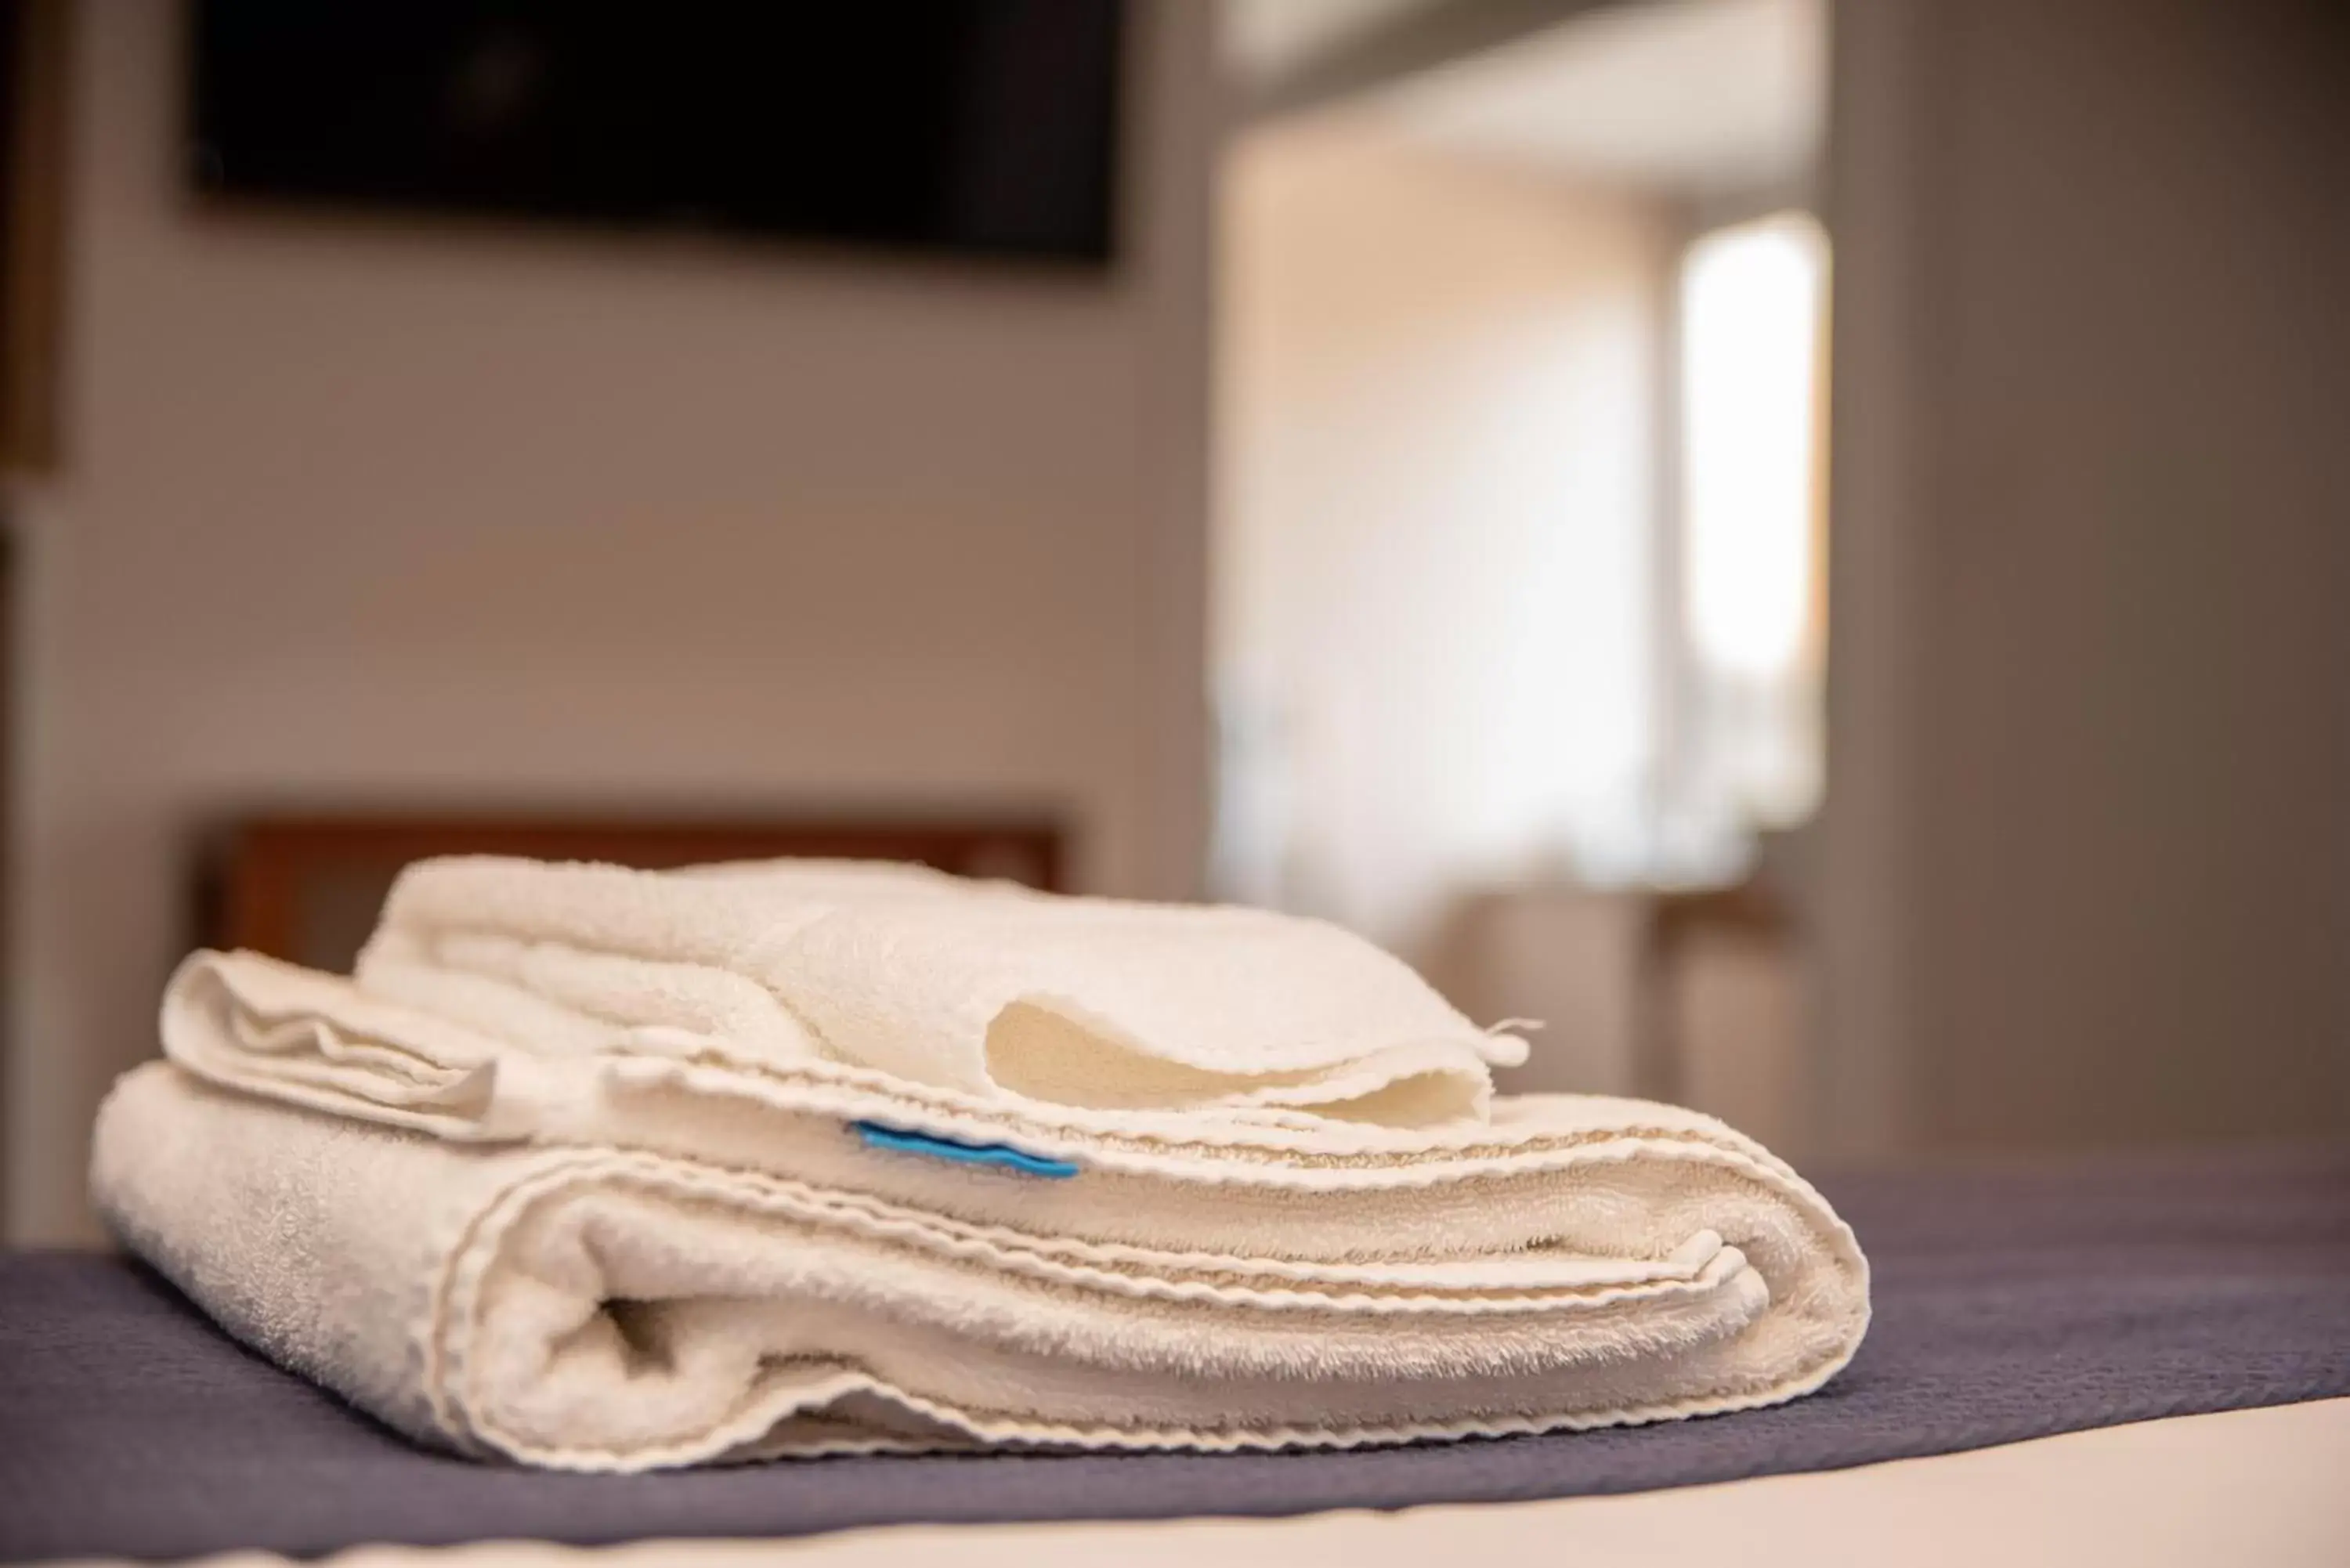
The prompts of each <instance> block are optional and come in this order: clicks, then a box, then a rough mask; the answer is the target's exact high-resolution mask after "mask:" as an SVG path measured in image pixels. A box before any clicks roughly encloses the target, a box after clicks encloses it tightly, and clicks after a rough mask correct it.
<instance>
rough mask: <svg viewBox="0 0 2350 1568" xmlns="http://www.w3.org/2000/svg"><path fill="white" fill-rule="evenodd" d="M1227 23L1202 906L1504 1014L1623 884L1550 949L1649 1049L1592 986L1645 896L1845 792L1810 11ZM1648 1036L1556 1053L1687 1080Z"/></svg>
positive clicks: (1492, 10)
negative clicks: (1209, 849) (1825, 678)
mask: <svg viewBox="0 0 2350 1568" xmlns="http://www.w3.org/2000/svg"><path fill="white" fill-rule="evenodd" d="M1226 21H1227V28H1226V53H1227V58H1228V63H1229V67H1230V70H1231V72H1232V76H1233V78H1235V80H1236V82H1237V83H1238V84H1239V88H1240V97H1241V99H1242V101H1243V105H1244V108H1243V111H1242V116H1241V119H1240V120H1239V123H1238V124H1237V125H1236V127H1235V129H1234V130H1233V132H1232V135H1231V137H1230V139H1229V140H1228V142H1227V144H1226V148H1225V152H1224V166H1223V171H1222V182H1221V202H1222V210H1221V213H1220V219H1221V223H1220V233H1221V236H1222V237H1221V242H1220V243H1221V254H1220V257H1219V279H1218V282H1219V286H1220V287H1219V296H1220V300H1219V312H1220V319H1219V323H1218V335H1219V341H1218V345H1217V348H1218V367H1219V368H1218V386H1217V421H1218V428H1217V437H1218V442H1217V465H1218V494H1217V503H1218V504H1217V519H1216V531H1215V535H1214V545H1215V551H1214V559H1215V566H1214V580H1213V581H1214V593H1215V598H1214V606H1213V613H1212V617H1211V650H1212V656H1213V660H1214V691H1215V695H1216V700H1217V704H1218V714H1219V739H1220V743H1221V753H1220V755H1221V777H1220V784H1219V799H1218V827H1217V838H1216V851H1217V854H1216V864H1215V876H1216V880H1217V883H1218V887H1219V890H1220V891H1221V892H1222V894H1223V895H1225V896H1227V897H1232V898H1243V899H1246V900H1249V901H1254V902H1261V903H1266V904H1272V905H1275V906H1279V907H1284V908H1288V909H1297V910H1302V911H1305V912H1310V913H1315V914H1320V915H1325V916H1327V917H1330V918H1333V919H1338V920H1340V921H1343V922H1345V923H1347V924H1348V925H1351V926H1354V927H1356V928H1357V929H1362V930H1365V931H1367V933H1369V934H1370V935H1372V936H1373V937H1375V938H1376V939H1378V940H1381V941H1384V942H1387V943H1388V944H1389V945H1391V946H1393V947H1396V948H1398V949H1399V950H1402V951H1404V952H1405V953H1406V954H1407V955H1409V956H1410V957H1412V958H1414V959H1416V960H1418V961H1420V962H1421V963H1422V964H1424V965H1426V966H1429V967H1430V969H1431V970H1432V971H1436V972H1437V973H1438V976H1439V979H1440V983H1446V984H1447V985H1448V986H1449V988H1451V989H1452V990H1453V991H1454V992H1455V993H1456V996H1457V997H1459V998H1460V999H1461V1000H1463V1001H1464V1004H1470V1005H1472V1010H1474V1004H1476V1003H1479V1002H1482V1003H1483V1004H1484V1005H1485V1006H1486V1008H1487V1009H1489V1010H1505V1011H1509V1012H1517V1011H1521V1010H1523V1009H1524V1008H1525V1007H1526V1006H1527V1005H1528V1004H1529V1003H1534V1004H1539V1003H1540V1002H1541V1001H1542V997H1541V992H1542V991H1543V985H1542V984H1541V983H1537V982H1536V981H1538V980H1539V978H1540V977H1531V976H1522V977H1520V978H1517V979H1513V978H1512V977H1511V976H1510V975H1509V974H1508V973H1506V972H1504V971H1506V970H1507V969H1508V967H1509V966H1508V965H1507V964H1504V963H1503V962H1502V961H1500V960H1498V959H1497V958H1496V954H1497V953H1498V952H1501V951H1502V950H1505V949H1507V950H1513V951H1514V950H1518V949H1519V948H1523V947H1524V946H1525V944H1523V942H1520V941H1518V940H1517V939H1515V938H1513V937H1511V936H1510V935H1508V934H1507V933H1508V932H1510V931H1512V930H1515V929H1518V925H1519V924H1523V920H1522V919H1521V914H1522V911H1514V910H1513V909H1512V907H1511V901H1512V900H1517V901H1519V902H1524V901H1527V900H1535V901H1541V900H1552V901H1555V900H1557V899H1559V898H1568V899H1570V900H1573V901H1575V902H1576V905H1577V908H1578V909H1581V908H1582V907H1583V904H1584V903H1585V902H1586V901H1588V900H1591V899H1594V898H1596V899H1597V900H1599V902H1598V904H1597V905H1596V907H1595V908H1596V914H1595V915H1594V918H1593V919H1590V920H1587V921H1586V920H1584V919H1582V918H1581V916H1580V915H1578V916H1577V917H1576V918H1575V919H1569V920H1565V921H1564V922H1562V921H1560V920H1558V919H1553V918H1551V916H1549V915H1545V916H1543V917H1542V918H1540V919H1535V920H1534V924H1535V925H1536V926H1538V927H1539V929H1542V930H1543V931H1544V932H1546V933H1549V934H1548V935H1546V936H1545V937H1544V940H1543V941H1542V942H1539V943H1536V944H1534V946H1533V947H1531V948H1529V949H1526V952H1527V957H1526V959H1525V961H1524V964H1523V965H1522V966H1521V967H1523V968H1528V969H1530V970H1540V971H1543V972H1544V975H1551V976H1555V975H1560V974H1565V973H1570V972H1572V973H1575V974H1576V975H1578V976H1579V977H1580V978H1579V979H1577V980H1576V981H1575V997H1574V998H1573V999H1572V1007H1571V1008H1570V1007H1569V1006H1568V1004H1567V1002H1566V1001H1565V999H1560V1000H1559V1003H1558V1005H1554V1006H1549V1007H1546V1008H1544V1009H1543V1010H1544V1011H1547V1012H1554V1013H1555V1012H1562V1011H1575V1012H1578V1014H1579V1015H1582V1016H1585V1017H1586V1021H1587V1020H1588V1019H1589V1018H1590V1017H1594V1016H1598V1015H1603V1014H1604V1015H1607V1016H1610V1017H1617V1018H1621V1019H1624V1020H1631V1021H1634V1022H1631V1023H1625V1024H1624V1026H1623V1027H1624V1028H1625V1029H1627V1030H1629V1031H1633V1032H1634V1033H1638V1031H1639V1029H1641V1028H1642V1027H1644V1026H1643V1025H1640V1024H1638V1022H1637V1021H1638V1019H1639V1018H1641V1017H1642V1016H1643V1015H1644V1012H1645V1013H1647V1014H1653V1013H1654V1012H1655V1011H1656V1009H1655V1007H1654V1006H1647V1007H1645V1008H1644V1006H1643V1005H1641V1004H1639V1002H1638V999H1637V998H1634V999H1632V1000H1630V1001H1627V1002H1626V1004H1625V1005H1623V1006H1621V1007H1616V1008H1612V1009H1611V1008H1610V1007H1608V1006H1606V1005H1601V1006H1598V1007H1596V1009H1595V1008H1594V1007H1593V1006H1591V1005H1590V1003H1591V999H1592V998H1593V996H1594V995H1595V994H1596V993H1597V992H1600V991H1603V990H1604V989H1605V986H1606V985H1607V983H1611V981H1609V980H1608V978H1607V977H1608V976H1610V975H1612V976H1614V980H1613V981H1612V983H1617V984H1619V985H1620V986H1621V987H1624V988H1627V989H1630V988H1636V987H1637V986H1638V984H1639V983H1640V981H1639V978H1638V977H1639V974H1640V973H1641V972H1642V970H1643V967H1644V965H1645V964H1646V962H1647V961H1646V959H1644V958H1643V956H1642V955H1643V953H1644V951H1645V950H1644V948H1643V946H1642V944H1641V941H1640V940H1633V939H1632V938H1627V936H1626V935H1625V933H1626V932H1627V931H1630V932H1633V933H1635V934H1636V935H1637V933H1638V932H1640V931H1644V930H1648V929H1675V930H1678V929H1680V927H1679V924H1677V923H1676V922H1678V921H1679V919H1680V917H1679V916H1674V917H1672V918H1671V919H1652V918H1651V916H1652V913H1653V911H1650V910H1648V909H1647V908H1646V907H1645V906H1638V905H1637V904H1635V905H1630V906H1627V905H1625V904H1624V903H1623V901H1624V900H1634V901H1637V900H1638V899H1642V898H1652V897H1654V896H1657V895H1658V894H1659V890H1662V892H1663V893H1665V894H1666V895H1669V896H1674V897H1679V896H1683V895H1686V894H1688V893H1690V892H1691V891H1698V890H1707V889H1716V888H1731V887H1736V886H1741V885H1744V884H1748V883H1750V882H1751V881H1752V878H1753V877H1754V873H1755V869H1756V867H1757V866H1758V864H1760V863H1762V862H1763V861H1765V860H1771V861H1778V860H1789V861H1796V860H1799V859H1800V857H1799V856H1792V855H1790V854H1789V853H1788V847H1787V846H1788V844H1789V843H1790V839H1789V836H1790V835H1794V836H1795V837H1794V842H1798V843H1799V842H1800V835H1801V829H1802V826H1803V825H1804V823H1805V822H1806V821H1807V820H1808V819H1809V818H1810V816H1811V815H1812V814H1813V813H1814V809H1815V808H1816V806H1817V804H1818V800H1819V794H1820V777H1821V771H1822V769H1821V754H1822V747H1823V743H1824V738H1823V735H1822V733H1821V729H1822V726H1821V721H1820V688H1821V669H1822V663H1823V655H1824V649H1825V625H1826V622H1825V606H1824V603H1823V600H1822V592H1821V588H1822V582H1823V577H1824V562H1825V550H1824V537H1823V535H1824V528H1823V524H1822V522H1821V519H1822V517H1823V516H1824V497H1823V495H1822V493H1821V491H1822V479H1821V475H1822V474H1823V472H1824V467H1823V463H1822V454H1821V446H1822V441H1821V428H1822V422H1823V421H1822V420H1821V418H1820V410H1822V408H1823V407H1824V403H1823V401H1822V399H1823V393H1824V379H1825V378H1824V375H1823V374H1822V369H1821V368H1822V367H1823V366H1824V365H1825V327H1826V323H1825V285H1826V271H1827V265H1828V257H1827V244H1826V241H1825V235H1824V233H1823V231H1822V229H1821V227H1820V225H1819V223H1818V222H1817V221H1816V219H1815V218H1814V216H1813V209H1814V204H1815V190H1816V179H1815V172H1814V171H1815V166H1816V163H1817V160H1818V156H1819V151H1820V145H1821V140H1822V130H1823V121H1824V119H1825V53H1826V51H1825V27H1826V16H1825V6H1824V5H1823V4H1822V3H1821V0H1652V3H1648V4H1615V5H1593V4H1589V3H1587V0H1586V3H1582V4H1576V3H1573V0H1558V3H1557V4H1554V5H1511V6H1492V5H1478V4H1474V3H1471V0H1454V3H1447V0H1315V3H1313V4H1304V3H1300V0H1231V4H1230V5H1228V9H1227V12H1226ZM1779 879H1780V880H1782V881H1788V882H1792V881H1796V880H1799V877H1795V876H1794V874H1793V870H1792V868H1789V869H1783V870H1782V871H1780V873H1779ZM1781 891H1783V893H1784V894H1785V896H1784V897H1780V896H1778V895H1777V894H1776V893H1774V897H1773V899H1772V900H1771V903H1772V907H1774V908H1787V909H1794V908H1796V907H1798V906H1799V905H1800V889H1798V888H1786V889H1783V890H1781ZM1610 899H1614V900H1617V903H1616V904H1610V903H1608V902H1607V900H1610ZM1497 900H1498V901H1499V907H1498V909H1497ZM1694 907H1697V908H1702V909H1711V908H1713V907H1714V906H1713V905H1712V904H1701V905H1698V906H1694ZM1738 907H1739V908H1740V909H1742V910H1749V911H1751V910H1752V908H1754V907H1755V906H1754V905H1753V903H1752V901H1751V900H1749V901H1743V902H1741V903H1740V904H1739V906H1738ZM1627 909H1629V912H1628V913H1627ZM1464 921H1465V922H1466V927H1468V928H1473V930H1469V931H1468V934H1464V929H1466V928H1464ZM1513 922H1517V924H1513ZM1740 929H1741V931H1742V932H1743V933H1747V934H1751V933H1752V929H1753V922H1752V920H1746V921H1745V922H1744V923H1743V924H1742V925H1741V927H1740ZM1573 931H1583V932H1584V933H1585V934H1586V937H1587V939H1588V940H1582V939H1578V938H1576V937H1575V936H1573V935H1572V934H1566V933H1571V932H1573ZM1477 933H1484V934H1482V935H1481V934H1477ZM1578 941H1581V947H1580V949H1578V950H1575V951H1570V950H1569V949H1572V948H1575V947H1576V944H1577V942H1578ZM1562 944H1565V945H1562ZM1700 945H1702V944H1700ZM1782 967H1785V966H1782ZM1781 1011H1782V1012H1789V1015H1790V1016H1793V1013H1792V1012H1791V1011H1790V1010H1789V1009H1782V1010H1781ZM1577 1027H1578V1028H1583V1027H1584V1026H1577ZM1590 1027H1596V1025H1591V1026H1590ZM1786 1027H1788V1028H1794V1027H1796V1025H1794V1024H1792V1023H1790V1024H1788V1025H1786ZM1586 1032H1587V1031H1586ZM1651 1033H1653V1031H1651ZM1644 1049H1646V1047H1643V1046H1642V1045H1641V1044H1640V1043H1639V1041H1638V1040H1637V1039H1631V1038H1627V1040H1626V1041H1625V1042H1623V1043H1621V1044H1619V1045H1617V1046H1610V1045H1607V1044H1605V1043H1604V1042H1603V1043H1601V1044H1597V1045H1595V1044H1593V1042H1592V1041H1591V1040H1589V1039H1577V1040H1575V1041H1570V1042H1566V1043H1564V1044H1563V1045H1562V1046H1561V1048H1560V1049H1556V1050H1554V1049H1552V1048H1551V1047H1547V1046H1546V1047H1545V1052H1544V1053H1538V1056H1540V1055H1542V1054H1550V1055H1552V1056H1553V1058H1554V1059H1555V1060H1569V1059H1571V1060H1573V1061H1575V1063H1577V1064H1578V1065H1577V1066H1575V1069H1574V1070H1573V1072H1572V1074H1571V1075H1570V1076H1571V1079H1572V1082H1571V1083H1570V1084H1567V1085H1562V1086H1575V1087H1592V1088H1609V1089H1623V1088H1633V1087H1644V1088H1658V1087H1664V1086H1669V1085H1670V1083H1671V1082H1673V1081H1678V1080H1679V1079H1682V1078H1685V1077H1687V1076H1688V1075H1687V1074H1686V1073H1684V1072H1679V1071H1672V1072H1667V1073H1663V1074H1659V1072H1658V1071H1657V1070H1656V1064H1654V1063H1648V1064H1645V1065H1643V1064H1639V1063H1638V1061H1637V1060H1636V1058H1638V1056H1639V1055H1640V1054H1641V1052H1642V1051H1643V1050H1644ZM1781 1054H1782V1055H1785V1054H1786V1053H1781ZM1799 1070H1800V1069H1799V1068H1797V1067H1789V1068H1788V1069H1787V1071H1788V1072H1791V1073H1792V1072H1796V1071H1799ZM1757 1130H1763V1129H1760V1128H1758V1129H1757Z"/></svg>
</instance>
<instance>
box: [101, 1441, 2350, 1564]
mask: <svg viewBox="0 0 2350 1568" xmlns="http://www.w3.org/2000/svg"><path fill="white" fill-rule="evenodd" d="M2345 1474H2350V1399H2321V1400H2313V1401H2311V1402H2309V1403H2306V1404H2300V1405H2282V1406H2276V1407H2272V1408H2268V1409H2262V1410H2227V1411H2220V1412H2218V1413H2216V1414H2211V1415H2204V1416H2174V1417H2169V1418H2168V1419H2166V1420H2159V1421H2138V1422H2133V1423H2131V1424H2129V1425H2126V1426H2121V1427H2105V1428H2097V1429H2095V1430H2093V1431H2086V1432H2067V1433H2064V1434H2062V1435H2060V1436H2057V1437H2054V1438H2033V1440H2031V1441H2029V1442H2022V1443H2009V1444H2005V1445H2003V1446H2002V1447H1999V1448H1993V1449H1972V1450H1970V1451H1968V1452H1965V1453H1958V1454H1941V1455H1937V1456H1935V1457H1933V1458H1930V1459H1892V1460H1888V1461H1887V1462H1885V1463H1883V1464H1876V1465H1862V1466H1859V1467H1857V1468H1856V1469H1845V1470H1825V1471H1815V1472H1813V1473H1811V1474H1808V1475H1785V1476H1761V1477H1756V1478H1754V1479H1753V1480H1742V1481H1727V1482H1723V1483H1721V1484H1718V1485H1714V1486H1702V1487H1680V1488H1675V1489H1672V1490H1665V1491H1648V1492H1638V1493H1632V1494H1629V1495H1624V1496H1617V1497H1576V1498H1552V1499H1549V1500H1546V1501H1538V1502H1515V1503H1489V1504H1451V1505H1434V1506H1430V1507H1425V1508H1413V1509H1404V1510H1400V1511H1393V1512H1387V1511H1367V1510H1360V1509H1356V1510H1347V1511H1336V1512H1329V1513H1315V1514H1306V1515H1304V1516H1301V1517H1296V1518H1289V1519H1270V1520H1238V1519H1194V1520H1155V1521H1115V1522H1108V1523H1074V1524H990V1525H902V1526H897V1527H893V1528H884V1529H876V1530H858V1531H847V1532H841V1533H838V1534H835V1535H825V1536H814V1537H803V1538H800V1539H797V1540H785V1541H773V1540H770V1541H745V1540H733V1541H681V1540H666V1541H650V1542H633V1543H631V1544H629V1545H624V1546H613V1547H567V1546H556V1545H554V1544H551V1543H549V1542H481V1543H478V1544H474V1545H470V1546H454V1547H401V1546H374V1547H359V1548H356V1549H354V1550H352V1551H350V1552H338V1553H337V1554H336V1555H335V1556H334V1557H333V1558H332V1559H330V1560H329V1568H936V1565H937V1564H938V1563H942V1562H948V1561H951V1562H952V1563H954V1564H955V1568H1091V1565H1092V1564H1095V1563H1118V1564H1120V1568H1193V1565H1194V1564H1197V1563H1201V1562H1214V1563H1219V1564H1222V1565H1224V1568H1258V1565H1263V1568H1295V1565H1296V1564H1299V1563H1347V1564H1350V1565H1351V1568H1424V1565H1425V1564H1427V1563H1432V1562H1437V1561H1440V1560H1444V1559H1447V1558H1461V1559H1468V1560H1474V1561H1480V1562H1510V1563H1553V1562H1600V1563H1605V1562H1621V1563H1630V1562H1638V1563H1640V1564H1642V1568H1718V1565H1719V1564H1720V1563H1721V1560H1722V1557H1723V1555H1724V1552H1723V1543H1724V1542H1736V1558H1737V1561H1738V1563H1740V1564H1741V1565H1742V1568H1847V1565H1849V1568H1880V1565H1881V1564H1884V1563H1900V1564H1902V1568H1984V1565H1985V1564H1991V1563H1997V1564H1999V1565H2000V1568H2042V1565H2043V1564H2044V1565H2046V1568H2075V1565H2076V1564H2080V1563H2129V1564H2131V1565H2132V1568H2210V1564H2213V1563H2259V1564H2261V1568H2340V1563H2341V1562H2342V1557H2343V1552H2342V1541H2343V1532H2344V1531H2345V1527H2350V1499H2345V1496H2344V1493H2343V1489H2342V1479H2341V1478H2342V1477H2343V1476H2344V1475H2345ZM1824 1519H1834V1520H1835V1521H1836V1522H1835V1529H1834V1530H1833V1531H1823V1530H1821V1529H1819V1528H1818V1526H1819V1521H1821V1520H1824ZM292 1561H293V1560H291V1559H288V1558H286V1557H281V1556H277V1555H276V1554H274V1553H264V1552H234V1553H230V1554H226V1555H224V1556H220V1557H207V1558H204V1559H203V1560H202V1562H201V1563H197V1564H194V1565H192V1568H289V1565H290V1563H291V1562H292ZM73 1568H97V1563H96V1562H95V1561H90V1562H86V1563H80V1564H75V1565H73Z"/></svg>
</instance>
